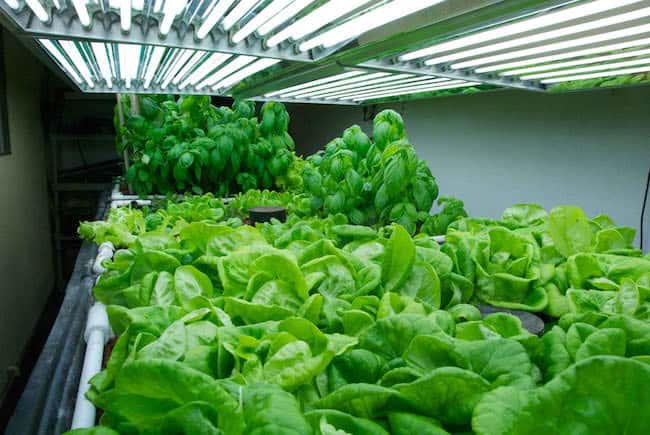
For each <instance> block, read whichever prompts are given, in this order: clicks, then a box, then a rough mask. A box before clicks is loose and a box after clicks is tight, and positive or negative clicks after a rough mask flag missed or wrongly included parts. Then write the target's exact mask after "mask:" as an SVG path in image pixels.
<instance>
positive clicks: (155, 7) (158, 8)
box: [149, 0, 165, 14]
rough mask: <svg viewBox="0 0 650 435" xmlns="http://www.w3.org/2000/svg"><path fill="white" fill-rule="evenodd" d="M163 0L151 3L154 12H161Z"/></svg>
mask: <svg viewBox="0 0 650 435" xmlns="http://www.w3.org/2000/svg"><path fill="white" fill-rule="evenodd" d="M151 1H152V0H149V2H150V3H151ZM164 1H165V0H156V2H155V3H154V5H153V12H154V13H155V14H159V13H160V12H162V9H163V3H164Z"/></svg>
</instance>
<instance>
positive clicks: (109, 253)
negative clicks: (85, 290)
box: [93, 242, 115, 274]
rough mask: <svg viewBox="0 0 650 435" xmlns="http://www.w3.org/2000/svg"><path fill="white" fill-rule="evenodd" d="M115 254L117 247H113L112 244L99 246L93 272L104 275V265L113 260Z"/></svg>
mask: <svg viewBox="0 0 650 435" xmlns="http://www.w3.org/2000/svg"><path fill="white" fill-rule="evenodd" d="M114 252H115V246H113V244H112V243H111V242H104V243H102V244H101V245H99V248H98V249H97V258H95V262H94V263H93V272H94V273H98V274H101V273H104V271H106V268H104V266H103V265H102V263H103V262H104V260H108V259H110V258H112V257H113V253H114Z"/></svg>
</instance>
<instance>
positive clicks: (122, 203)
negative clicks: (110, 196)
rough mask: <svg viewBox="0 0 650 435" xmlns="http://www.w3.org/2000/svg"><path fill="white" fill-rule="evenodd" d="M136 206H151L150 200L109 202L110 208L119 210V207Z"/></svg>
mask: <svg viewBox="0 0 650 435" xmlns="http://www.w3.org/2000/svg"><path fill="white" fill-rule="evenodd" d="M133 203H135V204H137V205H141V206H143V205H151V200H148V199H133V200H131V199H129V200H116V201H111V208H119V207H126V206H129V205H131V204H133Z"/></svg>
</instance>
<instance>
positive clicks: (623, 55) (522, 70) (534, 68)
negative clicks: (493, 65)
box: [501, 48, 650, 76]
mask: <svg viewBox="0 0 650 435" xmlns="http://www.w3.org/2000/svg"><path fill="white" fill-rule="evenodd" d="M649 54H650V48H647V49H645V50H633V51H627V52H625V53H618V54H610V55H608V56H597V57H590V58H587V59H578V60H570V61H568V62H557V63H550V64H547V65H540V66H531V67H528V68H520V69H513V70H510V71H506V72H503V73H501V75H503V76H520V75H523V74H531V73H537V72H541V71H549V70H558V69H562V68H569V67H572V66H579V65H589V64H591V63H600V62H609V61H610V60H617V59H625V58H627V57H637V56H647V55H649Z"/></svg>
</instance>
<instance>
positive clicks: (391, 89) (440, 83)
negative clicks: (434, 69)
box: [348, 80, 467, 97]
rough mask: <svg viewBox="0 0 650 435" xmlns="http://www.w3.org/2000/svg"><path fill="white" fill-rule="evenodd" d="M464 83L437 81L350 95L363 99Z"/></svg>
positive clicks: (458, 81) (461, 81)
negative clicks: (387, 93)
mask: <svg viewBox="0 0 650 435" xmlns="http://www.w3.org/2000/svg"><path fill="white" fill-rule="evenodd" d="M463 83H467V82H466V81H465V80H447V81H436V82H433V83H425V84H419V83H418V84H406V85H396V86H393V87H391V88H389V89H383V90H379V91H364V92H351V93H350V95H356V96H359V97H363V96H367V95H375V94H383V93H385V92H393V91H402V90H404V89H420V88H431V87H439V86H447V85H457V84H463ZM348 97H349V96H348Z"/></svg>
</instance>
